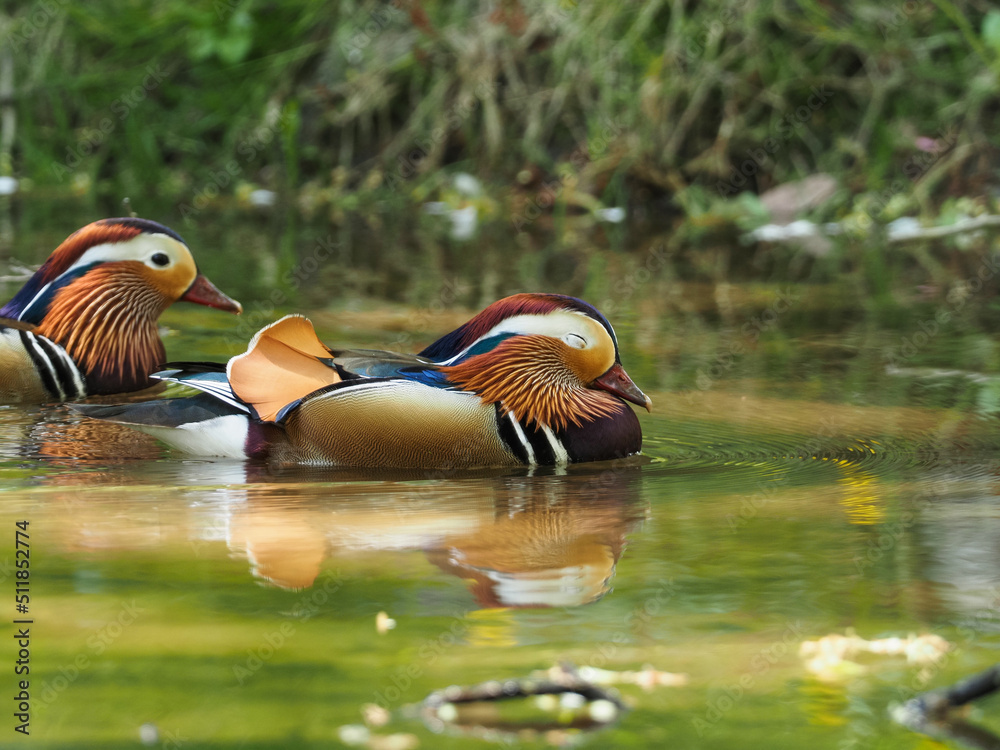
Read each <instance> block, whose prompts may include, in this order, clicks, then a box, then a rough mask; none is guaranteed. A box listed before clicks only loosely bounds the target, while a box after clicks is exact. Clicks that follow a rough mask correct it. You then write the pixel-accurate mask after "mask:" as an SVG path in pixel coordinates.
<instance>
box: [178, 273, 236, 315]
mask: <svg viewBox="0 0 1000 750" xmlns="http://www.w3.org/2000/svg"><path fill="white" fill-rule="evenodd" d="M180 301H181V302H194V303H195V304H196V305H205V307H214V308H216V309H219V310H225V311H226V312H231V313H236V314H237V315H239V314H240V313H241V312H243V305H241V304H240V303H239V302H237V301H236V300H234V299H233V298H232V297H229V296H228V295H225V294H223V293H222V292H221V291H219V289H218V287H216V286H215V284H213V283H212V282H211V281H209V280H208V279H206V278H205V277H204V276H202V275H201V274H200V273H199V274H198V276H197V277H195V280H194V283H193V284H192V285H191V286H190V287H189V288H188V290H187V291H186V292H184V296H183V297H181V300H180Z"/></svg>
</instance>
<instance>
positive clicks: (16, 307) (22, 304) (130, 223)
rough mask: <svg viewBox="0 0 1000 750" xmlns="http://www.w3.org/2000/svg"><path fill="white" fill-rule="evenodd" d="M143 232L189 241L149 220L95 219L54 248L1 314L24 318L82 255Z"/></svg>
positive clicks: (179, 240) (42, 307) (36, 321)
mask: <svg viewBox="0 0 1000 750" xmlns="http://www.w3.org/2000/svg"><path fill="white" fill-rule="evenodd" d="M143 232H146V233H149V234H165V235H167V236H168V237H172V238H174V239H175V240H177V241H178V242H180V243H182V244H187V243H185V242H184V240H183V239H181V237H180V235H178V234H177V233H176V232H175V231H173V230H172V229H169V228H168V227H165V226H163V225H162V224H158V223H157V222H155V221H150V220H149V219H133V218H130V217H125V218H117V219H101V220H100V221H95V222H93V223H92V224H88V225H87V226H85V227H83V228H81V229H78V230H77V231H75V232H73V234H71V235H70V236H69V237H67V238H66V239H65V240H63V242H62V244H60V245H59V247H57V248H56V249H55V250H54V251H53V253H52V255H50V256H49V257H48V260H46V261H45V262H44V263H43V264H42V266H41V267H40V268H39V269H38V270H37V271H36V272H35V275H34V276H32V277H31V278H30V279H29V280H28V282H27V283H26V284H25V285H24V286H23V287H22V288H21V290H20V291H19V292H18V293H17V294H16V295H14V298H13V299H12V300H11V301H10V302H8V303H7V304H6V305H4V306H3V308H0V317H3V318H13V319H15V320H20V319H21V314H22V313H23V312H24V310H25V308H26V307H28V305H29V304H30V303H31V302H32V301H33V300H34V299H35V298H36V297H37V296H38V294H39V292H41V291H42V289H44V288H45V286H46V285H47V284H51V283H52V282H53V281H55V280H56V279H58V278H59V277H60V276H62V275H63V274H64V273H66V271H67V270H68V269H69V268H70V266H72V265H73V264H74V263H76V261H78V260H79V259H80V256H81V255H83V254H84V253H85V252H87V250H89V249H90V248H92V247H95V246H97V245H104V244H114V243H117V242H126V241H127V240H130V239H132V238H134V237H136V236H138V235H140V234H142V233H143ZM35 307H36V306H35V305H32V308H33V309H34V308H35ZM44 307H45V306H44V305H43V306H39V309H44ZM29 317H32V318H36V317H37V316H36V315H34V313H32V314H31V315H29ZM29 322H32V323H38V322H39V320H37V319H34V320H30V321H29Z"/></svg>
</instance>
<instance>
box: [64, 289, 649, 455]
mask: <svg viewBox="0 0 1000 750" xmlns="http://www.w3.org/2000/svg"><path fill="white" fill-rule="evenodd" d="M156 377H158V378H160V379H163V380H167V381H173V382H177V383H182V384H184V385H188V386H192V387H194V388H197V389H200V390H202V391H203V394H201V395H199V396H193V397H188V398H180V399H164V400H158V401H151V402H145V403H139V404H125V405H112V406H104V405H83V406H79V407H76V409H77V411H80V412H82V413H84V414H86V415H89V416H92V417H97V418H102V419H108V420H111V421H114V422H119V423H124V424H130V425H132V426H134V427H136V428H138V429H140V430H142V431H143V432H147V433H149V434H151V435H154V436H156V437H158V438H161V439H162V440H164V441H165V442H167V443H169V444H171V445H174V446H176V447H179V448H181V449H182V450H185V451H187V452H190V453H195V454H201V455H222V456H232V457H240V458H243V457H258V458H267V459H269V460H271V461H274V462H277V463H282V464H284V463H304V464H312V465H328V466H353V467H385V468H389V467H391V468H418V469H423V468H472V467H488V466H514V465H518V464H526V465H539V464H548V465H553V464H556V465H558V464H567V463H571V462H580V461H599V460H604V459H612V458H619V457H625V456H630V455H633V454H636V453H638V452H639V451H640V450H641V449H642V430H641V428H640V426H639V420H638V419H637V417H636V415H635V413H634V412H633V411H632V409H631V408H630V407H629V406H628V404H627V403H626V402H632V403H634V404H637V405H639V406H643V407H646V408H647V409H648V408H649V405H650V401H649V399H648V398H647V397H646V395H645V394H644V393H643V392H642V391H640V390H639V388H638V387H636V385H635V383H633V382H632V380H631V379H630V378H629V376H628V375H627V374H626V373H625V370H624V369H623V368H622V365H621V359H620V356H619V351H618V342H617V339H616V337H615V333H614V330H613V329H612V327H611V324H610V323H609V322H608V320H607V319H606V318H605V317H604V316H603V315H602V314H601V313H600V312H598V311H597V310H596V309H595V308H594V307H592V306H591V305H589V304H587V303H586V302H583V301H582V300H579V299H576V298H574V297H566V296H563V295H557V294H516V295H514V296H512V297H507V298H505V299H502V300H499V301H498V302H494V303H493V304H492V305H490V306H489V307H487V308H486V309H485V310H483V311H482V312H481V313H479V314H478V315H477V316H475V317H474V318H473V319H472V320H470V321H469V322H468V323H466V324H465V325H463V326H461V327H460V328H458V329H457V330H455V331H452V332H451V333H449V334H447V335H446V336H444V337H442V338H441V339H439V340H438V341H436V342H434V343H433V344H431V345H430V346H429V347H427V348H426V349H424V350H423V351H422V352H420V354H418V355H415V356H414V355H407V354H397V353H394V352H383V351H372V350H334V349H330V348H328V347H327V346H326V345H324V344H323V343H321V342H320V341H319V339H318V338H317V337H316V333H315V331H314V330H313V327H312V324H311V323H310V322H309V321H308V320H306V319H305V318H303V317H300V316H288V317H285V318H282V319H281V320H279V321H278V322H276V323H273V324H272V325H270V326H268V327H266V328H264V329H263V330H261V331H260V332H258V333H257V335H256V336H254V338H253V340H252V341H251V342H250V346H249V348H248V350H247V351H246V352H245V353H244V354H240V355H238V356H236V357H234V358H233V359H231V360H230V361H229V363H228V364H227V365H225V366H223V365H215V364H205V363H194V364H192V363H188V364H180V365H176V366H174V369H171V370H167V371H164V372H161V373H158V374H157V375H156Z"/></svg>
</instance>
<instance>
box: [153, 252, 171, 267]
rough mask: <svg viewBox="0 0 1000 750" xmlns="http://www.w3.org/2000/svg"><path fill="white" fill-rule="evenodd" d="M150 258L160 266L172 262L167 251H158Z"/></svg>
mask: <svg viewBox="0 0 1000 750" xmlns="http://www.w3.org/2000/svg"><path fill="white" fill-rule="evenodd" d="M150 260H151V261H153V262H154V263H155V264H156V265H158V266H165V265H167V264H168V263H169V262H170V258H168V257H167V254H166V253H156V254H155V255H153V257H152V258H150Z"/></svg>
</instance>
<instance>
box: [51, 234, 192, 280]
mask: <svg viewBox="0 0 1000 750" xmlns="http://www.w3.org/2000/svg"><path fill="white" fill-rule="evenodd" d="M177 248H184V251H186V250H187V248H186V247H185V246H184V245H181V244H180V243H179V242H177V240H175V239H174V238H172V237H168V236H167V235H165V234H148V233H144V234H140V235H137V236H136V237H133V238H132V239H130V240H125V241H124V242H114V243H104V244H101V245H94V246H93V247H91V248H88V249H87V250H86V251H85V252H84V253H83V254H82V255H81V256H80V257H79V258H78V259H77V261H76V262H75V263H73V265H71V266H70V267H69V268H67V269H66V271H65V272H64V273H69V272H70V271H73V270H75V269H77V268H80V267H82V266H89V265H92V264H94V263H104V262H115V261H123V260H139V261H142V262H143V263H146V265H150V262H149V261H150V260H151V259H152V257H153V256H154V255H156V254H157V253H163V254H164V255H166V256H167V257H168V258H169V259H171V260H174V254H175V253H176V252H177Z"/></svg>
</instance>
